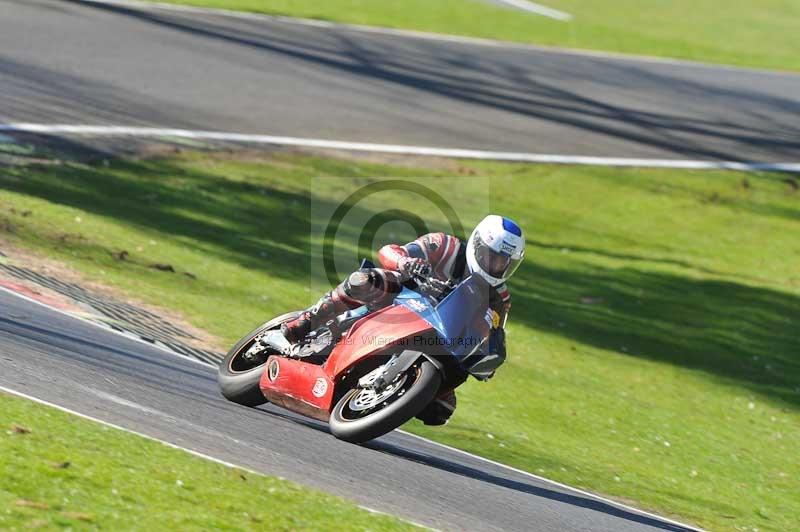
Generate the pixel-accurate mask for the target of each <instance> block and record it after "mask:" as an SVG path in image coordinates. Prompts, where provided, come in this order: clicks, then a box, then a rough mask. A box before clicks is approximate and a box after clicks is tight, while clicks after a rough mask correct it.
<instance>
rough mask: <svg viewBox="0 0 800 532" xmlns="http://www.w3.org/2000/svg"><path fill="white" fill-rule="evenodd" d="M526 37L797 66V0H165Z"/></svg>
mask: <svg viewBox="0 0 800 532" xmlns="http://www.w3.org/2000/svg"><path fill="white" fill-rule="evenodd" d="M168 1H170V2H172V3H176V4H191V5H197V6H209V7H219V8H225V9H238V10H243V11H254V12H260V13H269V14H280V15H290V16H297V17H307V18H318V19H325V20H332V21H337V22H348V23H355V24H368V25H375V26H386V27H391V28H404V29H414V30H423V31H429V32H437V33H447V34H457V35H467V36H471V37H483V38H490V39H502V40H509V41H517V42H523V43H536V44H543V45H555V46H565V47H571V48H585V49H591V50H605V51H612V52H624V53H631V54H646V55H655V56H662V57H676V58H682V59H692V60H698V61H708V62H714V63H727V64H731V65H742V66H753V67H763V68H771V69H787V70H798V69H800V41H798V39H797V35H798V34H800V3H798V2H793V1H789V0H762V1H760V2H724V1H721V0H695V1H692V0H671V1H669V2H664V1H655V0H647V1H644V2H643V1H641V0H602V1H595V2H587V1H585V0H547V1H545V2H544V4H545V5H547V6H549V7H553V8H556V9H559V10H562V11H566V12H567V13H570V14H572V15H573V17H574V18H573V20H572V21H571V22H562V21H557V20H552V19H549V18H546V17H542V16H539V15H534V14H530V13H525V12H522V11H518V10H513V9H506V8H503V7H498V6H495V5H491V4H489V3H486V2H483V1H482V0H437V1H436V2H430V1H429V0H383V1H380V2H376V1H374V0H335V1H328V2H318V1H315V0H168Z"/></svg>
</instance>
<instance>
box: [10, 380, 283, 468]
mask: <svg viewBox="0 0 800 532" xmlns="http://www.w3.org/2000/svg"><path fill="white" fill-rule="evenodd" d="M0 392H5V393H7V394H10V395H16V396H17V397H21V398H23V399H28V400H29V401H33V402H35V403H39V404H42V405H45V406H49V407H51V408H55V409H56V410H61V411H62V412H66V413H67V414H72V415H74V416H78V417H81V418H83V419H88V420H89V421H94V422H95V423H100V424H102V425H105V426H107V427H111V428H114V429H117V430H121V431H123V432H127V433H129V434H135V435H137V436H141V437H142V438H147V439H148V440H151V441H156V442H158V443H162V444H164V445H166V446H167V447H172V448H173V449H180V450H181V451H186V452H187V453H189V454H192V455H194V456H198V457H200V458H204V459H206V460H211V461H212V462H216V463H218V464H221V465H224V466H225V467H230V468H233V469H241V470H242V471H247V472H248V473H252V474H254V475H259V476H266V475H264V473H259V472H258V471H254V470H252V469H248V468H246V467H242V466H238V465H236V464H232V463H231V462H226V461H224V460H220V459H219V458H214V457H213V456H209V455H207V454H203V453H201V452H199V451H195V450H193V449H189V448H188V447H181V446H180V445H176V444H174V443H170V442H168V441H166V440H162V439H159V438H156V437H154V436H148V435H147V434H144V433H142V432H138V431H135V430H132V429H128V428H125V427H122V426H120V425H115V424H114V423H110V422H108V421H104V420H102V419H99V418H96V417H92V416H90V415H87V414H83V413H81V412H78V411H76V410H72V409H70V408H67V407H65V406H61V405H57V404H55V403H51V402H49V401H45V400H44V399H39V398H38V397H34V396H32V395H29V394H27V393H24V392H20V391H18V390H14V389H12V388H8V387H6V386H3V385H0ZM277 478H280V479H281V480H285V479H284V478H283V477H277Z"/></svg>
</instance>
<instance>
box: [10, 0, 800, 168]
mask: <svg viewBox="0 0 800 532" xmlns="http://www.w3.org/2000/svg"><path fill="white" fill-rule="evenodd" d="M0 122H36V123H47V124H52V123H61V124H65V123H66V124H95V125H124V126H157V127H175V128H185V129H196V130H214V131H230V132H241V133H257V134H269V135H284V136H295V137H311V138H322V139H336V140H345V141H361V142H380V143H387V144H411V145H417V146H434V147H454V148H471V149H480V150H505V151H523V152H533V153H545V154H562V155H586V156H605V157H641V158H677V159H703V160H709V159H711V160H734V161H756V162H785V161H797V160H800V76H799V75H795V74H781V73H769V72H759V71H752V70H743V69H730V68H720V67H710V66H701V65H691V64H672V63H665V62H659V61H649V60H632V59H622V58H612V57H597V56H591V55H580V54H569V53H558V52H552V51H545V50H540V49H535V48H530V47H513V46H511V47H506V46H488V45H486V46H484V45H477V44H467V43H461V42H448V41H438V40H431V39H423V38H412V37H405V36H396V35H386V34H380V33H369V32H364V31H357V30H353V29H347V28H341V27H317V26H309V25H301V24H293V23H290V22H286V21H276V20H272V21H270V20H249V19H241V18H232V17H225V16H217V15H208V14H191V13H177V12H173V11H164V10H159V9H148V10H141V9H138V8H131V7H124V6H118V5H117V6H114V5H103V4H88V3H84V2H80V1H78V0H0Z"/></svg>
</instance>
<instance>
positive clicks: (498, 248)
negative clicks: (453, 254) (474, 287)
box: [467, 214, 525, 286]
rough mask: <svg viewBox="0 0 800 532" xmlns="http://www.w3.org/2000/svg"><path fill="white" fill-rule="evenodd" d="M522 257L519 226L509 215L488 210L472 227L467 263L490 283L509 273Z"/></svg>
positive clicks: (475, 272)
mask: <svg viewBox="0 0 800 532" xmlns="http://www.w3.org/2000/svg"><path fill="white" fill-rule="evenodd" d="M524 257H525V238H524V237H523V236H522V229H520V227H519V226H518V225H517V224H516V223H514V222H513V221H512V220H510V219H508V218H503V217H502V216H497V215H496V214H490V215H489V216H487V217H486V218H484V219H483V220H482V221H481V223H479V224H478V226H477V227H475V230H474V231H472V234H471V235H470V237H469V241H468V242H467V267H468V268H469V271H470V273H472V274H476V275H480V276H481V277H483V278H484V279H486V281H487V282H488V283H489V284H490V285H492V286H500V285H501V284H503V283H504V282H506V281H507V280H508V278H509V277H511V276H512V275H513V274H514V272H515V271H516V270H517V268H518V267H519V265H520V264H521V263H522V259H523V258H524Z"/></svg>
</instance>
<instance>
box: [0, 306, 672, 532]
mask: <svg viewBox="0 0 800 532" xmlns="http://www.w3.org/2000/svg"><path fill="white" fill-rule="evenodd" d="M0 386H2V387H6V388H10V389H12V390H16V391H18V392H23V393H26V394H28V395H31V396H33V397H36V398H38V399H41V400H44V401H49V402H52V403H56V404H58V405H60V406H63V407H66V408H69V409H71V410H74V411H77V412H80V413H82V414H85V415H88V416H92V417H95V418H98V419H101V420H103V421H106V422H109V423H113V424H115V425H118V426H122V427H124V428H127V429H130V430H134V431H137V432H140V433H143V434H146V435H148V436H152V437H155V438H158V439H161V440H164V441H167V442H170V443H172V444H175V445H179V446H182V447H185V448H188V449H191V450H193V451H196V452H200V453H204V454H206V455H210V456H213V457H215V458H217V459H220V460H225V461H227V462H231V463H234V464H237V465H239V466H242V467H246V468H249V469H253V470H256V471H259V472H263V473H266V474H270V475H280V476H283V477H286V478H288V479H290V480H294V481H297V482H300V483H302V484H305V485H307V486H313V487H315V488H319V489H322V490H325V491H328V492H331V493H336V494H337V495H340V496H343V497H346V498H348V499H350V500H353V501H356V502H357V503H359V504H362V505H365V506H367V507H369V508H373V509H377V510H380V511H384V512H388V513H392V514H395V515H399V516H402V517H406V518H408V519H410V520H413V521H415V522H418V523H421V524H425V525H428V526H431V527H436V528H440V529H447V530H541V531H565V530H569V531H577V530H592V531H604V530H607V531H613V532H623V531H627V530H685V529H684V528H682V527H680V526H677V525H675V524H672V523H668V522H665V521H659V520H657V519H654V518H652V517H649V516H645V515H642V514H638V513H635V512H633V511H631V510H628V509H625V508H620V507H615V506H613V505H611V504H609V503H607V502H604V501H601V500H597V499H594V498H592V497H590V496H587V495H585V494H582V493H578V492H574V491H571V490H569V489H566V488H564V487H561V486H557V485H553V484H550V483H548V482H546V481H543V480H539V479H536V478H534V477H531V476H527V475H523V474H521V473H518V472H515V471H513V470H511V469H508V468H504V467H500V466H498V465H493V464H491V463H488V462H485V461H482V460H479V459H477V458H474V457H471V456H469V455H465V454H462V453H457V452H455V451H451V450H448V449H447V448H444V447H441V446H438V445H435V444H433V443H430V442H427V441H425V440H422V439H419V438H416V437H413V436H410V435H408V434H403V433H398V432H395V433H392V434H389V435H387V436H384V437H383V438H380V439H378V440H375V441H374V442H372V443H370V444H368V445H365V446H357V445H351V444H347V443H344V442H340V441H338V440H336V439H334V438H333V436H331V435H330V434H329V433H328V431H327V428H326V425H325V424H322V423H318V422H315V421H312V420H308V419H305V418H301V417H298V416H295V415H293V414H290V413H289V412H287V411H285V410H282V409H279V408H275V407H271V406H267V407H262V408H259V409H250V408H245V407H240V406H238V405H234V404H232V403H229V402H227V401H225V400H224V399H223V398H222V397H221V396H220V395H219V393H218V391H217V386H216V378H215V371H214V370H213V369H212V368H210V367H208V366H204V365H200V364H198V363H196V362H194V361H192V360H189V359H185V358H181V357H178V356H174V355H170V354H168V353H165V352H164V351H161V350H160V349H157V348H155V347H152V346H149V345H147V344H145V343H142V342H140V341H136V340H133V339H129V338H126V337H124V336H121V335H118V334H115V333H113V332H111V331H108V330H105V329H103V328H100V327H97V326H94V325H91V324H88V323H85V322H83V321H81V320H79V319H77V318H74V317H71V316H67V315H64V314H61V313H59V312H56V311H54V310H51V309H49V308H46V307H43V306H40V305H37V304H35V303H31V302H29V301H27V300H25V299H22V298H20V297H18V296H16V295H13V294H11V293H9V292H6V291H3V290H0Z"/></svg>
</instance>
